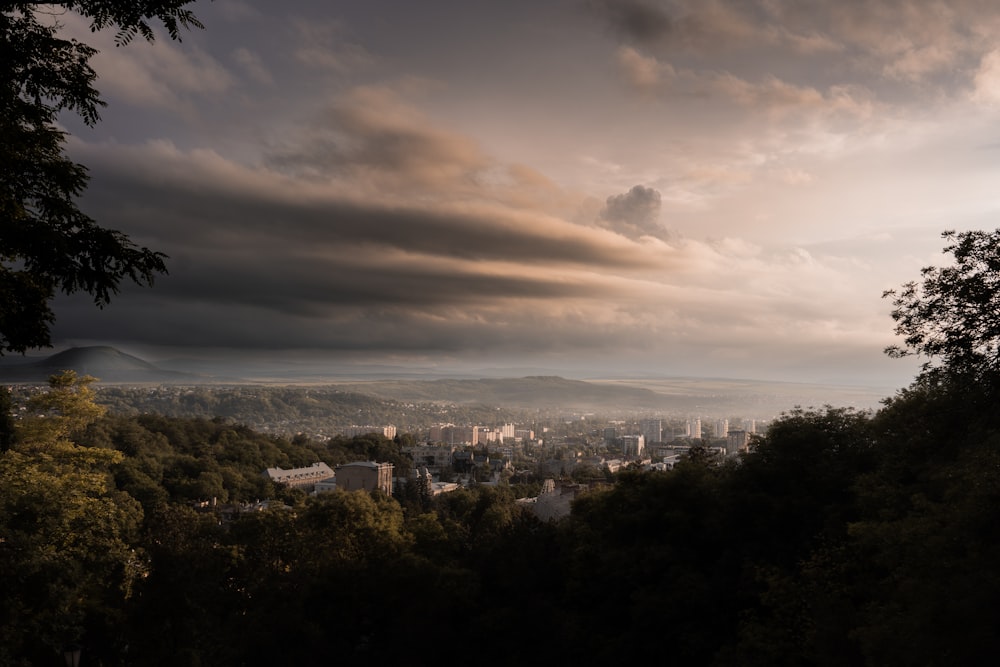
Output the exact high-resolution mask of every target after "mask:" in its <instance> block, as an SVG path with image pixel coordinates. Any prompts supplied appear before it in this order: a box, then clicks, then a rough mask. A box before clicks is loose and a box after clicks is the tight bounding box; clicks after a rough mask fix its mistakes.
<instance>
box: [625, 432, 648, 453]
mask: <svg viewBox="0 0 1000 667" xmlns="http://www.w3.org/2000/svg"><path fill="white" fill-rule="evenodd" d="M645 449H646V440H645V438H643V437H642V436H641V435H623V436H622V456H625V457H639V456H642V452H643V450H645Z"/></svg>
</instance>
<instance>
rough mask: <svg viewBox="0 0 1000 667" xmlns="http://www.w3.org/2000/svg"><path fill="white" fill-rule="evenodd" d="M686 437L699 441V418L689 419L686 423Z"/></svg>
mask: <svg viewBox="0 0 1000 667" xmlns="http://www.w3.org/2000/svg"><path fill="white" fill-rule="evenodd" d="M687 431H688V437H689V438H691V439H692V440H701V418H699V417H696V418H694V419H689V420H688V423H687Z"/></svg>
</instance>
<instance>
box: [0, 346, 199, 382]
mask: <svg viewBox="0 0 1000 667" xmlns="http://www.w3.org/2000/svg"><path fill="white" fill-rule="evenodd" d="M68 370H70V371H76V373H77V374H78V375H91V376H93V377H96V378H97V379H98V380H100V381H102V382H108V383H125V382H135V383H141V384H146V383H158V384H165V383H167V384H169V383H180V382H197V381H199V380H201V379H202V378H199V376H197V375H192V374H190V373H181V372H177V371H167V370H163V369H161V368H157V367H156V366H154V365H153V364H151V363H149V362H148V361H145V360H143V359H140V358H139V357H135V356H132V355H131V354H126V353H125V352H122V351H121V350H118V349H116V348H114V347H111V346H108V345H95V346H92V347H72V348H70V349H68V350H63V351H62V352H57V353H56V354H53V355H52V356H50V357H46V358H45V359H41V360H39V361H33V362H27V363H21V364H17V363H8V364H7V365H3V366H0V380H2V381H4V382H27V383H33V382H47V381H48V379H49V376H51V375H55V374H58V373H62V372H63V371H68Z"/></svg>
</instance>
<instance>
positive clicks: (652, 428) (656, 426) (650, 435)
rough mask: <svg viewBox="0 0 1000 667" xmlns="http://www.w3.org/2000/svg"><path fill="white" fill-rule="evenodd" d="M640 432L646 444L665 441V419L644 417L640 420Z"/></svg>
mask: <svg viewBox="0 0 1000 667" xmlns="http://www.w3.org/2000/svg"><path fill="white" fill-rule="evenodd" d="M639 432H640V433H642V437H643V439H644V440H645V441H646V444H652V443H654V442H663V420H661V419H643V420H642V421H641V422H639Z"/></svg>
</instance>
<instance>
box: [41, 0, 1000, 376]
mask: <svg viewBox="0 0 1000 667" xmlns="http://www.w3.org/2000/svg"><path fill="white" fill-rule="evenodd" d="M194 8H195V10H196V13H197V14H198V16H199V18H201V19H202V21H203V22H204V23H205V25H206V28H205V30H203V31H195V32H192V33H189V34H185V35H184V39H183V42H182V43H180V44H177V43H172V42H170V41H169V40H167V39H160V40H158V41H156V42H155V43H154V44H146V43H139V42H136V43H133V44H131V45H129V46H127V47H123V48H115V46H114V35H113V34H97V35H92V34H90V33H89V31H88V29H87V26H86V24H85V23H84V22H82V21H81V20H80V19H78V18H76V17H74V16H72V15H65V16H62V17H59V20H60V21H61V23H62V24H63V25H64V26H65V30H66V31H67V32H68V33H70V34H76V35H79V36H80V37H81V38H82V39H84V40H85V41H87V42H88V43H91V44H93V45H95V46H97V47H98V48H100V50H101V52H100V54H99V55H98V56H97V57H96V58H95V59H94V66H95V68H96V69H97V71H98V73H99V76H100V79H99V81H98V87H99V88H100V90H101V91H102V93H103V94H104V95H105V98H106V100H107V101H108V103H109V107H108V108H107V109H106V111H105V112H104V114H103V120H102V122H101V123H100V125H99V126H97V127H96V128H87V127H85V126H83V125H82V124H81V123H80V122H78V121H77V120H76V119H74V118H72V117H69V116H67V117H66V118H65V123H66V127H67V129H69V130H70V132H71V133H72V139H71V144H70V151H71V153H72V155H73V157H74V158H75V159H78V160H79V161H80V162H82V163H84V164H86V165H87V166H88V167H89V168H90V171H91V175H92V181H91V186H90V189H89V191H88V194H87V195H86V198H85V200H84V207H85V209H86V210H87V211H88V213H90V214H91V215H92V216H93V217H94V218H96V219H98V220H99V221H100V222H102V223H103V224H105V225H107V226H111V227H114V228H118V229H121V230H124V231H126V232H127V233H129V234H130V235H131V236H132V238H133V239H134V240H135V241H136V242H138V243H140V244H141V245H146V246H149V247H151V248H154V249H157V250H162V251H163V252H165V253H167V254H168V255H169V256H170V259H169V268H170V274H169V275H168V276H165V277H163V278H162V279H161V280H159V281H157V284H156V285H155V287H154V288H152V289H126V290H124V291H123V292H122V294H120V295H119V297H118V298H117V300H115V301H114V302H113V303H112V305H111V306H110V307H108V308H106V309H104V310H103V311H98V310H96V309H94V308H93V307H92V306H91V305H89V304H88V302H87V301H86V299H80V298H68V299H61V300H60V301H59V303H58V311H57V316H58V321H57V326H56V328H55V332H54V333H55V335H56V338H57V346H58V347H66V346H69V345H85V344H95V343H107V344H113V345H116V346H119V347H120V348H121V349H124V350H126V351H133V352H137V353H142V354H143V355H144V356H145V357H146V358H149V359H151V360H156V359H157V358H165V357H168V356H178V355H181V356H183V355H185V354H190V355H194V354H195V353H197V352H199V351H203V350H209V351H210V352H211V353H213V354H216V353H217V354H222V353H223V352H233V351H235V352H238V353H246V354H248V355H250V354H256V353H261V352H263V353H266V354H268V355H273V356H274V357H275V358H281V357H282V356H283V355H285V356H287V357H288V358H296V359H300V360H301V359H316V360H317V363H318V361H319V360H321V359H322V360H326V359H336V360H340V361H342V362H344V363H358V364H360V363H385V364H399V365H415V366H418V367H426V368H451V367H459V366H462V365H464V366H470V365H471V366H472V367H484V368H485V367H504V366H517V367H528V366H534V367H539V368H549V369H553V370H566V371H567V373H568V372H569V369H576V372H578V373H579V372H583V373H584V374H586V372H594V373H596V372H598V371H600V372H602V373H605V374H607V373H608V372H613V371H614V372H618V374H620V375H634V374H637V373H640V372H641V373H647V374H654V373H659V374H663V375H702V376H716V377H718V376H722V377H739V378H761V379H765V378H766V379H786V380H795V381H827V382H829V381H833V382H843V383H858V384H861V383H864V384H875V385H879V386H882V385H885V386H901V385H903V384H906V383H907V381H908V379H909V378H911V377H912V374H913V371H914V368H915V363H909V362H907V361H900V360H890V359H888V358H885V357H884V355H883V353H882V349H883V348H884V347H885V346H886V345H888V344H890V343H892V342H893V341H894V338H893V335H892V321H891V319H890V317H889V309H890V308H889V304H888V303H887V302H886V301H884V300H883V299H882V298H881V294H882V292H883V290H886V289H889V288H892V287H896V286H898V285H900V284H901V283H903V282H906V281H908V280H912V279H916V278H918V276H919V269H920V267H922V266H926V265H928V264H937V263H941V262H942V261H944V259H945V258H944V257H943V256H942V255H941V253H940V250H941V247H942V245H943V241H942V239H941V238H940V233H941V232H942V231H943V230H945V229H958V230H963V229H970V228H982V229H992V228H994V227H995V226H997V225H996V218H997V217H996V209H997V204H998V201H1000V199H998V196H997V192H998V191H1000V188H998V185H1000V173H998V172H1000V122H998V121H1000V4H997V3H996V2H994V1H992V0H983V1H979V0H952V1H950V2H947V3H945V2H924V1H920V0H864V1H861V0H837V1H835V2H834V1H830V2H821V1H817V0H808V1H807V0H589V1H588V0H528V1H522V0H507V1H506V2H488V1H481V0H480V1H474V0H463V1H461V2H459V1H457V0H455V1H438V0H433V1H432V0H425V1H423V2H410V1H402V0H395V1H390V0H368V1H367V2H363V3H361V2H340V3H338V2H328V1H319V0H287V1H285V2H281V3H274V2H264V1H262V0H261V1H256V2H234V1H232V0H216V2H212V3H195V4H194Z"/></svg>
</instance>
